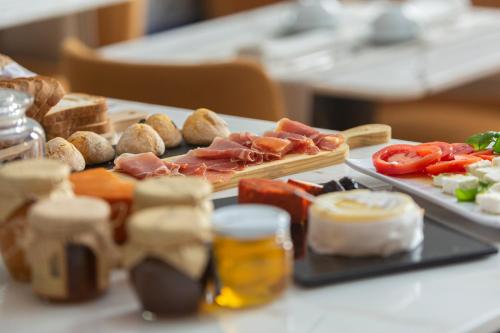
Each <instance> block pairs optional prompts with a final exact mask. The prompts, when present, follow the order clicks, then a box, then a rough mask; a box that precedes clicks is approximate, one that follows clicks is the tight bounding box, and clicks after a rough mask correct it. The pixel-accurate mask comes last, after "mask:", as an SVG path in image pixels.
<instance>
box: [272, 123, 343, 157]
mask: <svg viewBox="0 0 500 333" xmlns="http://www.w3.org/2000/svg"><path fill="white" fill-rule="evenodd" d="M276 132H278V133H280V132H288V133H295V134H299V135H303V136H306V137H308V138H310V139H312V140H313V141H314V144H315V145H316V146H317V147H318V148H319V149H321V150H330V151H331V150H335V149H336V148H337V147H338V146H340V145H341V144H342V143H344V137H343V136H342V135H341V134H325V133H321V132H320V131H318V130H316V129H314V128H312V127H310V126H307V125H305V124H302V123H300V122H298V121H293V120H290V119H288V118H283V119H281V120H280V121H278V124H277V126H276Z"/></svg>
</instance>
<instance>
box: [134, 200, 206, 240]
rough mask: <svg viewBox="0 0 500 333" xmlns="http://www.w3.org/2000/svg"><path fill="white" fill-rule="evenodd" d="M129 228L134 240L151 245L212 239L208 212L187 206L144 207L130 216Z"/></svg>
mask: <svg viewBox="0 0 500 333" xmlns="http://www.w3.org/2000/svg"><path fill="white" fill-rule="evenodd" d="M127 229H128V230H127V231H128V236H129V240H130V242H131V243H139V244H143V245H145V246H148V247H149V246H153V247H154V246H157V245H161V246H165V247H166V246H169V245H170V244H182V243H186V242H190V241H199V240H201V241H209V240H210V239H211V231H210V220H209V214H207V213H206V212H205V211H204V210H202V209H201V208H192V207H186V206H172V207H154V208H147V209H144V210H141V211H139V212H137V213H134V214H133V215H132V216H131V217H130V220H129V222H128V225H127Z"/></svg>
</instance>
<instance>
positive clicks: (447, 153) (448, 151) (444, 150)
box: [420, 141, 454, 161]
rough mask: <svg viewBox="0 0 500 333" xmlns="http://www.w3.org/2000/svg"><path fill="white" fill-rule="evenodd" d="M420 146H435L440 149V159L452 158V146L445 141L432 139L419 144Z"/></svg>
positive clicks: (448, 159) (449, 159) (447, 159)
mask: <svg viewBox="0 0 500 333" xmlns="http://www.w3.org/2000/svg"><path fill="white" fill-rule="evenodd" d="M420 146H436V147H439V149H441V161H451V160H453V156H454V155H453V146H452V145H451V144H449V143H447V142H442V141H433V142H426V143H422V144H420Z"/></svg>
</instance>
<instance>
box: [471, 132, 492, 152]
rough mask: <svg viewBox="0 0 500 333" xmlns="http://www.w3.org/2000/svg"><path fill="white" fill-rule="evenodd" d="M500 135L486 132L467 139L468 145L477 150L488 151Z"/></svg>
mask: <svg viewBox="0 0 500 333" xmlns="http://www.w3.org/2000/svg"><path fill="white" fill-rule="evenodd" d="M497 135H498V132H493V131H489V132H484V133H478V134H474V135H473V136H471V137H470V138H469V139H467V143H468V144H470V145H472V147H474V149H475V150H484V149H487V148H488V147H489V146H490V144H491V143H493V142H494V141H495V139H496V137H497Z"/></svg>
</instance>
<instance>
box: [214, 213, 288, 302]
mask: <svg viewBox="0 0 500 333" xmlns="http://www.w3.org/2000/svg"><path fill="white" fill-rule="evenodd" d="M214 228H215V239H214V257H215V262H216V266H217V275H218V289H219V290H218V293H217V295H216V297H215V303H217V304H218V305H219V306H222V307H228V308H236V309H238V308H245V307H250V306H256V305H259V304H263V303H267V302H269V301H271V300H273V299H275V298H276V297H278V296H279V295H280V294H282V293H283V291H284V290H285V289H286V287H287V285H288V281H289V279H290V275H291V271H292V249H293V245H292V242H291V240H290V231H289V230H290V215H289V214H288V213H287V212H286V211H284V210H282V209H279V208H275V207H272V206H266V205H253V204H245V205H235V206H229V207H225V208H221V209H218V210H217V211H215V213H214Z"/></svg>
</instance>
